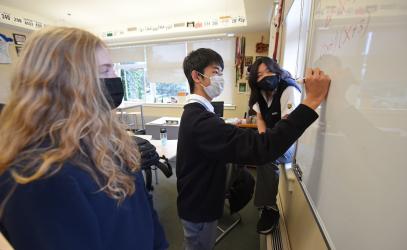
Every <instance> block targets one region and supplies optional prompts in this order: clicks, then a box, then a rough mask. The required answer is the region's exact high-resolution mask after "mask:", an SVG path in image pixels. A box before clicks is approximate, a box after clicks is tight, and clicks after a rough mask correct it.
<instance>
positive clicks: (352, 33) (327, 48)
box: [321, 15, 370, 54]
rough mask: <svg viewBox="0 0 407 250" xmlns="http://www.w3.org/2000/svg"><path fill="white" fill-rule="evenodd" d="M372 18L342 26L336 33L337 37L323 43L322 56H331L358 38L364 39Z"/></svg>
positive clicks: (364, 18)
mask: <svg viewBox="0 0 407 250" xmlns="http://www.w3.org/2000/svg"><path fill="white" fill-rule="evenodd" d="M369 22H370V16H369V15H368V16H366V17H363V18H361V19H359V20H358V21H357V22H356V23H352V24H349V25H345V26H342V27H341V28H339V29H338V30H337V31H336V32H335V36H333V37H331V39H329V41H327V42H324V43H322V45H321V49H322V51H321V52H322V54H331V53H333V52H334V51H336V50H338V49H341V48H343V47H344V46H345V45H346V44H348V43H350V42H351V41H352V40H354V39H356V38H361V37H364V36H365V34H366V30H367V29H368V27H369Z"/></svg>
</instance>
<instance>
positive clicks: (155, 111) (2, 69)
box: [0, 26, 269, 120]
mask: <svg viewBox="0 0 407 250" xmlns="http://www.w3.org/2000/svg"><path fill="white" fill-rule="evenodd" d="M0 32H1V33H3V34H5V35H7V36H12V34H13V33H19V34H27V32H22V31H21V30H18V31H17V30H15V29H10V28H5V27H1V26H0ZM239 35H243V36H245V37H246V56H253V59H255V58H256V56H266V55H267V53H265V54H258V53H256V47H255V46H256V43H258V42H260V41H261V37H262V36H263V37H264V41H263V42H265V43H268V42H269V33H268V31H265V32H247V33H242V34H239ZM9 51H10V56H11V59H12V62H15V61H16V59H17V53H16V50H15V45H14V44H10V47H9ZM12 66H13V64H0V102H7V98H8V96H9V94H10V78H11V72H12ZM239 82H247V80H245V79H242V80H238V81H237V83H239ZM237 83H234V84H232V87H233V88H234V91H233V101H234V103H233V106H231V107H225V111H224V116H225V118H231V117H243V115H244V113H245V112H246V111H247V108H248V100H249V95H250V94H249V92H247V93H239V91H238V84H237ZM247 87H248V86H247ZM182 107H183V105H174V106H166V105H154V104H153V105H146V106H145V107H144V114H145V116H146V117H154V118H155V117H160V116H176V117H180V116H181V114H182V111H183V108H182ZM147 120H149V119H148V118H147Z"/></svg>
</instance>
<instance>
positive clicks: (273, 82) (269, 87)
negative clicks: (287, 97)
mask: <svg viewBox="0 0 407 250" xmlns="http://www.w3.org/2000/svg"><path fill="white" fill-rule="evenodd" d="M279 82H280V77H279V76H278V75H272V76H266V77H264V78H263V79H261V80H260V81H259V82H258V83H257V86H259V88H260V89H262V90H264V91H273V90H275V89H276V88H277V86H278V83H279Z"/></svg>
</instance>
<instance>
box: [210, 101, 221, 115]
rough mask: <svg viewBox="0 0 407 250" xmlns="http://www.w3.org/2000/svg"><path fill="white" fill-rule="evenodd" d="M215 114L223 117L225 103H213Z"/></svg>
mask: <svg viewBox="0 0 407 250" xmlns="http://www.w3.org/2000/svg"><path fill="white" fill-rule="evenodd" d="M211 104H212V106H213V108H214V111H215V114H217V115H218V116H219V117H223V107H224V102H211Z"/></svg>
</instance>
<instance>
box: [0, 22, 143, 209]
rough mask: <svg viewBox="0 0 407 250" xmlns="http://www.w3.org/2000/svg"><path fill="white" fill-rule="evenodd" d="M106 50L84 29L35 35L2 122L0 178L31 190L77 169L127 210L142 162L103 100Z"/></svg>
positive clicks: (26, 49) (13, 83) (27, 46)
mask: <svg viewBox="0 0 407 250" xmlns="http://www.w3.org/2000/svg"><path fill="white" fill-rule="evenodd" d="M104 47H105V45H104V44H103V42H102V41H101V40H100V39H99V38H97V37H96V36H94V35H93V34H91V33H89V32H87V31H84V30H81V29H77V28H63V27H54V28H47V29H44V30H41V31H37V32H34V33H33V34H31V35H30V38H29V39H28V40H27V42H26V44H25V46H24V49H23V51H22V54H21V56H20V58H19V60H18V62H17V64H16V67H15V70H14V72H13V76H12V81H11V95H10V97H9V102H8V103H7V105H6V106H5V107H4V109H3V111H2V113H1V115H0V174H4V173H5V172H6V171H7V170H10V173H11V175H12V177H13V178H14V179H15V181H16V182H17V183H20V184H26V183H29V182H32V181H35V180H38V179H40V178H45V177H47V176H49V175H51V174H54V173H56V172H58V171H59V170H60V169H61V167H62V165H63V163H64V162H67V161H72V162H76V163H77V165H79V166H80V167H81V168H83V169H84V170H85V171H87V172H88V173H89V174H90V175H91V176H92V177H93V179H94V180H95V181H96V182H97V184H98V185H99V186H100V187H101V190H103V191H105V192H106V193H107V194H108V195H109V196H110V197H112V198H114V199H116V200H118V201H119V202H121V201H123V200H124V199H125V198H126V197H127V196H128V195H131V194H132V193H133V192H134V191H135V183H134V177H133V175H132V174H130V172H134V171H137V170H139V158H140V156H139V152H138V150H137V148H136V147H135V145H134V143H133V142H132V140H131V138H130V137H129V136H128V135H127V133H126V130H125V128H124V127H123V126H122V125H121V124H120V123H119V122H118V121H117V120H116V119H115V115H114V112H112V111H111V109H110V105H109V102H108V100H107V99H106V98H105V97H104V94H103V93H104V92H105V91H106V89H105V86H104V85H103V83H102V82H101V80H100V79H99V70H98V63H97V60H96V50H97V49H99V48H104Z"/></svg>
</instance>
